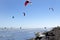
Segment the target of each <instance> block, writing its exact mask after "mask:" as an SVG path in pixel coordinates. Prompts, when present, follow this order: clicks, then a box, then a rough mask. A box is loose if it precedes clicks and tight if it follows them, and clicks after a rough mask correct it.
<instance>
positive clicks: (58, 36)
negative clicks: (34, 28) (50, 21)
mask: <svg viewBox="0 0 60 40" xmlns="http://www.w3.org/2000/svg"><path fill="white" fill-rule="evenodd" d="M42 35H44V36H41V35H39V32H37V33H36V34H35V36H36V37H35V38H30V39H27V40H60V26H57V27H55V28H53V29H52V30H50V31H48V32H44V33H42Z"/></svg>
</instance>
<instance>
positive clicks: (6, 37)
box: [0, 29, 45, 40]
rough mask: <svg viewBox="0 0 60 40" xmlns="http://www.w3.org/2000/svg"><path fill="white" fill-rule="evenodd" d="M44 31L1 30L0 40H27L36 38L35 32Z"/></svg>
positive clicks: (41, 30)
mask: <svg viewBox="0 0 60 40" xmlns="http://www.w3.org/2000/svg"><path fill="white" fill-rule="evenodd" d="M44 31H45V30H43V29H16V30H15V29H14V30H11V29H10V30H8V29H7V30H0V40H27V39H30V38H32V37H35V32H41V33H42V32H44Z"/></svg>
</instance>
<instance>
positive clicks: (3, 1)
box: [0, 0, 60, 28]
mask: <svg viewBox="0 0 60 40" xmlns="http://www.w3.org/2000/svg"><path fill="white" fill-rule="evenodd" d="M25 1H26V0H0V27H22V28H41V27H53V26H57V25H60V0H30V1H31V2H32V4H28V5H27V6H26V7H25V6H24V2H25ZM51 7H52V8H53V9H54V11H52V10H49V8H51ZM23 12H25V13H26V16H23ZM12 16H14V17H15V18H14V19H12Z"/></svg>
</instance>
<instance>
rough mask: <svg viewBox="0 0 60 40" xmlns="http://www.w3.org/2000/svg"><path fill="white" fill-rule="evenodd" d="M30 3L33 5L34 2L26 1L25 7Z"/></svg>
mask: <svg viewBox="0 0 60 40" xmlns="http://www.w3.org/2000/svg"><path fill="white" fill-rule="evenodd" d="M28 3H32V2H30V1H29V0H26V1H25V3H24V5H25V6H27V4H28Z"/></svg>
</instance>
